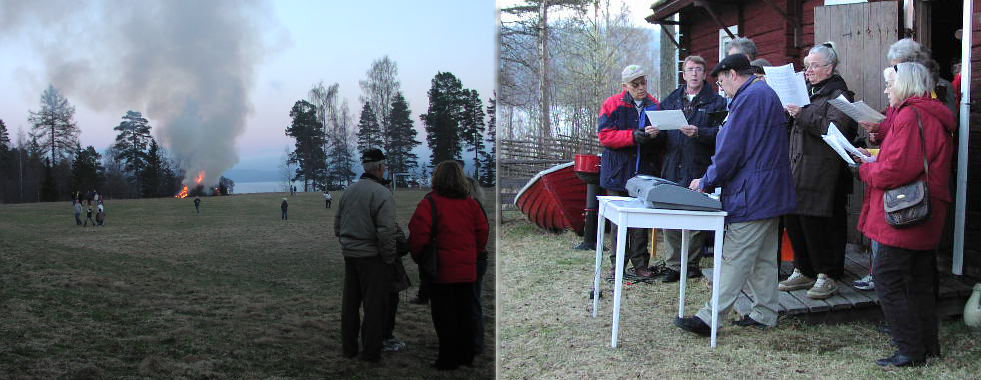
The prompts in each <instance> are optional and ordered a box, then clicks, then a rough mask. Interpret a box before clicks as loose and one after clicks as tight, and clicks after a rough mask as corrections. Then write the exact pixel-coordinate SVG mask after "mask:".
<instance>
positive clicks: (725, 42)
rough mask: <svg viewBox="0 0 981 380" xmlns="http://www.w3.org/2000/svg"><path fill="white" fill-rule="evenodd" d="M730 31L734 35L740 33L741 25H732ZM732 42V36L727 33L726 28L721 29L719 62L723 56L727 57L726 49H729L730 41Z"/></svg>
mask: <svg viewBox="0 0 981 380" xmlns="http://www.w3.org/2000/svg"><path fill="white" fill-rule="evenodd" d="M729 31H731V32H732V34H733V35H736V36H738V35H739V25H732V26H730V27H729ZM730 42H732V37H729V34H728V33H726V30H725V29H719V62H722V58H725V57H726V50H729V49H728V48H729V43H730Z"/></svg>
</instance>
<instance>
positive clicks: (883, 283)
mask: <svg viewBox="0 0 981 380" xmlns="http://www.w3.org/2000/svg"><path fill="white" fill-rule="evenodd" d="M873 266H874V268H873V271H874V273H873V277H874V278H875V293H876V295H877V296H879V304H880V305H881V307H882V314H883V316H884V317H885V319H886V322H888V323H889V327H890V329H889V331H890V334H891V335H892V338H893V340H895V341H896V345H897V346H898V347H899V352H900V353H902V354H903V355H906V356H909V357H911V358H914V359H917V360H918V359H922V358H923V357H924V355H925V354H927V353H930V354H935V355H936V354H939V353H940V341H939V339H940V338H939V331H938V327H937V313H936V310H935V309H936V304H937V297H936V295H937V269H936V268H937V252H936V251H935V250H929V251H917V250H911V249H904V248H898V247H892V246H889V245H886V244H879V254H878V256H876V258H875V264H874V265H873Z"/></svg>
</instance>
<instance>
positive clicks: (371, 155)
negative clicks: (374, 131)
mask: <svg viewBox="0 0 981 380" xmlns="http://www.w3.org/2000/svg"><path fill="white" fill-rule="evenodd" d="M384 159H385V153H382V151H381V150H380V149H377V148H371V149H368V150H366V151H364V153H362V154H361V162H362V163H365V164H367V163H369V162H378V161H382V160H384Z"/></svg>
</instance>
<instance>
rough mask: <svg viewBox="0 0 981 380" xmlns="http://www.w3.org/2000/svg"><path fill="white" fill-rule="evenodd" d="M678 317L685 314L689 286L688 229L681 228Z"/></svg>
mask: <svg viewBox="0 0 981 380" xmlns="http://www.w3.org/2000/svg"><path fill="white" fill-rule="evenodd" d="M678 283H679V284H681V285H680V286H681V291H679V292H678V318H681V317H684V316H685V289H687V288H688V230H681V277H680V280H679V281H678Z"/></svg>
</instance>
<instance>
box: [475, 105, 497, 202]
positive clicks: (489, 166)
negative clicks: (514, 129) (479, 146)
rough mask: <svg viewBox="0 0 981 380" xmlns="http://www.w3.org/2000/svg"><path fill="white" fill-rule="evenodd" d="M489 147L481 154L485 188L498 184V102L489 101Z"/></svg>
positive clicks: (480, 176)
mask: <svg viewBox="0 0 981 380" xmlns="http://www.w3.org/2000/svg"><path fill="white" fill-rule="evenodd" d="M487 115H489V116H490V120H488V121H487V147H488V148H489V152H488V151H484V152H480V155H481V157H482V159H483V162H482V163H481V165H480V172H479V177H478V178H479V179H480V183H481V184H482V185H484V186H494V185H495V184H496V183H497V100H496V99H494V98H490V99H487Z"/></svg>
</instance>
